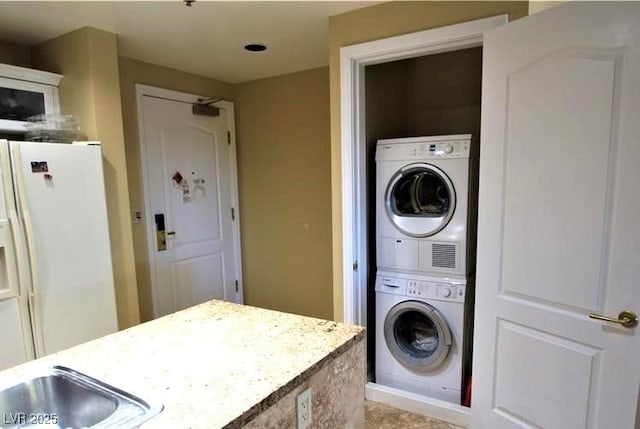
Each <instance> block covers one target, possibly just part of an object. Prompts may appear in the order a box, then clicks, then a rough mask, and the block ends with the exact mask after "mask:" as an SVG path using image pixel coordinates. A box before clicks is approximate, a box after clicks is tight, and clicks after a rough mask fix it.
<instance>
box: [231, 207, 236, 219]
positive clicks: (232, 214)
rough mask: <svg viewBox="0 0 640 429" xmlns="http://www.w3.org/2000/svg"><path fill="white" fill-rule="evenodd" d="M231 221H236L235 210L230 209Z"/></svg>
mask: <svg viewBox="0 0 640 429" xmlns="http://www.w3.org/2000/svg"><path fill="white" fill-rule="evenodd" d="M231 220H236V209H235V208H233V207H231Z"/></svg>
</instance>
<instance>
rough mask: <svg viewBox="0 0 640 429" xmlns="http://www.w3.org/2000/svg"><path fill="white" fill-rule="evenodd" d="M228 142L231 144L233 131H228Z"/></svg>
mask: <svg viewBox="0 0 640 429" xmlns="http://www.w3.org/2000/svg"><path fill="white" fill-rule="evenodd" d="M227 144H229V145H230V144H231V131H227Z"/></svg>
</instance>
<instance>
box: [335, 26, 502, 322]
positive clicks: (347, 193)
mask: <svg viewBox="0 0 640 429" xmlns="http://www.w3.org/2000/svg"><path fill="white" fill-rule="evenodd" d="M507 22H508V16H507V15H499V16H494V17H491V18H484V19H478V20H475V21H469V22H465V23H462V24H454V25H449V26H446V27H439V28H435V29H431V30H425V31H420V32H416V33H410V34H405V35H402V36H396V37H390V38H386V39H380V40H375V41H372V42H366V43H360V44H357V45H351V46H347V47H344V48H341V49H340V120H341V124H342V125H341V128H342V129H341V134H340V140H341V143H340V145H341V146H340V147H341V157H342V161H341V163H342V168H341V171H342V174H341V178H342V266H341V267H340V268H337V269H341V270H342V283H341V285H342V287H343V290H339V287H340V285H335V286H334V288H336V290H334V294H335V296H339V295H340V294H341V295H342V299H343V303H344V304H343V308H342V309H339V308H338V309H336V310H337V311H336V313H338V312H339V311H340V310H342V311H343V321H344V322H345V323H352V324H358V325H362V326H366V325H367V272H368V265H369V264H368V262H369V261H367V259H366V255H367V229H366V228H367V213H366V207H367V192H366V166H367V163H366V141H365V138H366V135H365V134H366V133H365V73H364V71H365V66H368V65H373V64H382V63H387V62H391V61H398V60H403V59H408V58H414V57H418V56H423V55H428V54H437V53H441V52H448V51H454V50H459V49H465V48H471V47H475V46H481V45H482V35H483V33H484V32H485V31H487V30H490V29H492V28H495V27H499V26H501V25H504V24H506V23H507ZM356 261H357V266H358V270H357V271H354V266H356Z"/></svg>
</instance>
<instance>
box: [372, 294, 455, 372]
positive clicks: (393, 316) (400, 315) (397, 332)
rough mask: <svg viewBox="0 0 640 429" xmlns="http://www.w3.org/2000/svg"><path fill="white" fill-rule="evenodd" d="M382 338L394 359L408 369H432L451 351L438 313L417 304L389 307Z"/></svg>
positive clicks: (423, 370) (426, 306)
mask: <svg viewBox="0 0 640 429" xmlns="http://www.w3.org/2000/svg"><path fill="white" fill-rule="evenodd" d="M384 339H385V342H386V343H387V347H388V348H389V351H390V352H391V354H392V355H393V357H394V358H396V360H397V361H398V362H400V363H401V364H402V365H404V366H405V367H407V368H408V369H410V370H412V371H416V372H426V371H431V370H434V369H436V368H437V367H438V366H439V365H440V364H441V363H442V362H443V361H444V360H445V359H446V357H447V355H448V354H449V350H450V348H451V331H450V329H449V326H448V325H447V322H446V320H445V318H444V316H442V314H441V313H440V312H439V311H438V310H436V309H435V308H434V307H433V306H431V305H429V304H427V303H425V302H420V301H403V302H401V303H399V304H396V305H394V306H393V307H391V309H390V310H389V312H388V313H387V316H386V317H385V320H384Z"/></svg>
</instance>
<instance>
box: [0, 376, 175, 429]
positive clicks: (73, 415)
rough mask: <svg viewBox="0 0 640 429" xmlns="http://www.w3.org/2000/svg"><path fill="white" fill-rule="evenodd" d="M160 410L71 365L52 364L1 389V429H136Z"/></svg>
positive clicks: (159, 407) (160, 409)
mask: <svg viewBox="0 0 640 429" xmlns="http://www.w3.org/2000/svg"><path fill="white" fill-rule="evenodd" d="M162 408H163V407H162V406H161V405H160V406H151V405H149V404H148V403H147V402H145V401H144V400H142V399H140V398H138V397H136V396H134V395H131V394H129V393H127V392H125V391H123V390H120V389H118V388H115V387H113V386H109V385H108V384H106V383H103V382H102V381H99V380H96V379H95V378H92V377H89V376H87V375H84V374H81V373H79V372H78V371H75V370H73V369H70V368H66V367H63V366H54V367H52V368H50V369H49V370H48V371H47V372H45V373H39V374H38V375H36V376H35V377H33V378H30V379H29V380H28V381H23V382H20V383H18V384H15V385H12V386H10V387H7V388H5V389H3V390H0V418H1V419H2V420H0V428H6V429H8V428H12V429H13V428H36V427H43V428H48V429H53V428H115V427H117V428H134V427H137V426H139V425H140V424H142V423H143V422H144V421H146V420H148V419H150V418H152V417H153V416H155V415H156V414H158V413H159V412H160V411H162Z"/></svg>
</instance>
